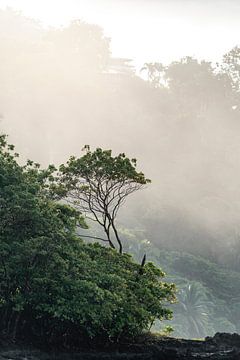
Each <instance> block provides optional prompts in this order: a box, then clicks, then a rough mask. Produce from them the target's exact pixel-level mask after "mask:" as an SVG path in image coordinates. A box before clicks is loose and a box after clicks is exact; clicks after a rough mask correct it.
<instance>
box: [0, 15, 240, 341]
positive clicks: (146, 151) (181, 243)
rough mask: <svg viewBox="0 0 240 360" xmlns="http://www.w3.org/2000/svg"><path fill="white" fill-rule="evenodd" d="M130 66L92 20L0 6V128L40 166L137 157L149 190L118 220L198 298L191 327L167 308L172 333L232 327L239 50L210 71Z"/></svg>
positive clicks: (238, 199) (188, 64)
mask: <svg viewBox="0 0 240 360" xmlns="http://www.w3.org/2000/svg"><path fill="white" fill-rule="evenodd" d="M156 46H157V43H156ZM160 46H161V45H160V44H159V47H160ZM173 60H174V59H173ZM130 64H131V62H129V61H127V60H124V59H114V58H112V56H111V48H110V40H109V39H108V38H106V37H105V36H104V33H103V31H102V29H100V28H99V27H97V26H95V25H89V24H86V23H84V22H82V21H75V22H74V23H72V24H70V25H69V26H68V27H66V28H61V29H47V30H46V29H43V28H42V27H41V26H40V25H39V24H38V23H36V22H35V21H33V20H31V19H26V18H25V17H24V16H23V15H21V14H19V13H16V12H14V11H12V10H11V9H8V10H4V11H3V10H2V11H0V77H1V87H0V111H1V114H2V116H1V118H2V119H1V129H2V131H3V132H5V133H8V134H9V135H10V139H11V142H13V143H15V144H16V145H17V148H18V149H19V151H20V153H21V154H22V158H33V159H34V160H36V161H39V162H40V163H42V164H45V165H46V164H48V163H51V162H53V163H62V162H64V161H65V160H66V159H67V158H68V157H69V155H70V154H79V151H80V150H81V148H82V147H83V146H84V145H85V144H91V145H92V147H99V146H100V147H103V148H111V149H113V150H114V151H115V152H122V151H126V153H127V154H129V155H130V156H132V157H136V158H138V160H139V162H140V164H142V165H143V166H142V167H143V170H144V172H145V173H146V174H147V175H148V177H149V178H151V179H152V185H151V186H150V187H149V188H148V189H147V190H146V191H144V192H142V193H140V194H136V195H134V196H133V198H132V201H131V204H130V206H127V207H126V208H123V210H122V211H121V212H120V213H119V219H120V223H121V224H123V228H125V229H130V230H126V231H130V232H132V231H133V232H134V233H135V235H134V236H136V238H137V239H141V234H143V238H144V239H145V238H146V239H148V241H151V244H152V245H151V246H152V247H153V248H154V253H156V254H157V253H158V252H159V254H160V255H159V257H158V258H156V259H154V261H155V262H156V264H160V265H161V266H162V267H163V269H164V270H166V271H167V272H168V274H170V275H171V276H172V277H173V278H174V279H175V281H176V282H177V283H178V284H179V286H180V289H182V290H184V289H185V290H184V292H183V295H182V299H183V300H184V296H185V297H187V294H188V291H189V297H190V296H191V294H192V293H193V296H194V291H195V293H196V292H198V294H199V292H200V293H203V294H205V295H203V297H202V300H201V296H200V295H197V296H196V295H195V297H196V298H197V299H200V300H199V301H200V302H201V304H202V303H203V302H204V301H205V302H206V303H205V305H204V307H203V308H201V306H202V305H201V306H200V304H199V306H198V305H196V304H195V305H193V307H192V308H193V309H194V306H195V310H193V311H195V312H198V311H199V313H200V315H201V322H202V325H199V326H198V325H196V321H195V320H194V319H190V320H189V322H190V323H191V324H194V325H191V326H190V325H189V322H188V323H186V316H185V315H186V309H187V307H186V306H184V305H182V307H180V304H179V305H175V306H176V309H175V312H176V313H177V314H178V315H177V316H176V318H175V321H176V324H177V326H175V328H176V331H177V328H179V329H180V330H179V332H178V333H177V334H180V335H181V334H185V335H186V336H187V337H188V336H190V337H191V336H192V334H193V328H195V330H194V331H195V333H194V334H196V337H197V336H203V335H207V334H209V333H211V332H213V331H218V330H219V331H223V330H226V331H239V320H238V319H239V307H238V304H239V302H240V299H239V293H238V289H239V272H240V270H239V269H240V267H239V266H240V255H239V251H240V236H239V234H240V228H239V214H240V190H239V174H240V173H239V166H240V141H239V134H240V123H239V118H240V116H239V115H240V113H239V109H240V107H239V105H240V98H239V83H240V81H239V80H240V70H239V64H240V50H239V48H238V47H236V48H234V49H232V50H230V51H229V52H228V53H227V54H226V55H224V56H223V59H222V61H221V62H220V63H219V64H215V65H214V64H211V63H209V62H206V61H204V60H203V61H199V60H197V59H194V58H191V57H186V58H184V59H182V60H178V61H174V62H172V63H171V64H168V65H163V64H161V63H158V62H156V63H151V64H145V65H144V64H143V69H142V71H141V74H142V77H140V76H138V75H137V74H136V73H135V72H134V69H133V68H132V67H131V66H130ZM146 80H147V81H146ZM92 231H93V230H92ZM94 231H95V230H94ZM96 231H97V230H96ZM124 231H125V230H124ZM125 246H126V245H125ZM139 246H140V245H139V244H138V241H137V240H134V245H133V248H134V249H132V250H131V251H132V252H134V254H135V256H139V258H141V257H142V253H141V255H138V253H139V251H140V250H139V249H138V247H139ZM127 249H128V248H127V247H125V249H124V251H126V250H127ZM183 251H184V253H182V252H183ZM156 256H157V255H156ZM186 264H189V266H187V265H186ZM206 269H207V270H206ZM189 285H192V286H190V287H189ZM201 289H204V291H202V290H201ZM200 290H201V291H200ZM179 298H180V294H179ZM187 300H188V301H190V300H189V298H188V299H187ZM187 300H186V299H185V300H184V301H187ZM196 301H197V300H196ZM207 304H208V305H207ZM177 306H179V307H178V309H177ZM206 307H207V308H208V312H207V311H206ZM199 309H200V310H199ZM189 311H190V310H189ZM189 311H187V313H189ZM217 312H218V313H217ZM184 314H185V315H184ZM204 314H207V315H204ZM200 315H199V316H200ZM223 315H224V316H223ZM177 321H178V323H177ZM196 329H198V330H196Z"/></svg>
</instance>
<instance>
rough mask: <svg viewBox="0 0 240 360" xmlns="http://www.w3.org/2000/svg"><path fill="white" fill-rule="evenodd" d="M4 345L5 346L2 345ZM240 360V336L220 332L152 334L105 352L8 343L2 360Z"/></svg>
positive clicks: (3, 349)
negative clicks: (195, 337)
mask: <svg viewBox="0 0 240 360" xmlns="http://www.w3.org/2000/svg"><path fill="white" fill-rule="evenodd" d="M0 346H1V345H0ZM70 359H71V360H201V359H202V360H203V359H204V360H240V335H238V334H226V333H217V334H216V335H215V336H213V337H207V338H206V339H205V341H198V340H185V339H174V338H166V337H163V338H160V337H158V336H154V335H151V336H150V337H148V338H142V339H139V341H138V342H136V343H134V344H120V345H118V346H117V347H115V349H114V348H111V349H108V350H105V351H103V350H102V349H101V350H100V351H88V352H87V351H82V352H81V351H79V352H75V353H70V352H68V353H63V352H43V351H40V350H35V349H27V347H26V346H25V347H24V348H23V346H22V345H21V346H20V345H19V346H18V345H17V344H15V345H14V346H13V345H10V344H8V345H7V347H5V348H4V347H3V346H2V350H1V348H0V360H70Z"/></svg>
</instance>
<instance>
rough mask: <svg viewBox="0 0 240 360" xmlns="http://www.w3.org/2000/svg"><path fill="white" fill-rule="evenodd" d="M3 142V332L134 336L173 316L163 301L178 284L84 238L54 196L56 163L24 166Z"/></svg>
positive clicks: (62, 339) (77, 220) (76, 218)
mask: <svg viewBox="0 0 240 360" xmlns="http://www.w3.org/2000/svg"><path fill="white" fill-rule="evenodd" d="M0 141H1V148H0V165H1V166H0V181H1V187H0V203H1V207H0V215H1V219H2V221H1V224H0V264H1V266H0V316H1V319H2V321H1V325H0V330H1V331H2V332H3V333H5V334H7V335H8V336H11V337H13V338H15V337H19V336H23V337H26V336H29V337H30V338H31V337H32V338H39V339H40V340H41V341H46V342H48V343H65V344H69V343H70V342H74V343H75V344H78V345H79V343H80V342H81V341H82V342H84V341H86V340H89V339H99V340H100V341H103V342H108V341H117V340H119V339H122V338H131V337H134V336H136V335H139V334H141V333H142V332H143V331H144V330H146V329H148V328H149V326H150V324H151V323H152V322H153V321H154V320H155V319H159V320H163V319H170V318H171V316H172V312H171V310H169V309H167V308H165V306H164V304H165V303H166V302H173V301H174V300H175V296H174V289H175V288H174V285H173V284H167V283H165V282H162V281H161V279H162V277H163V276H164V273H163V272H162V271H161V270H159V269H158V268H156V267H155V266H154V265H153V264H152V263H147V264H145V266H144V268H142V267H141V265H139V264H137V263H136V262H134V261H133V260H132V258H131V256H130V255H127V254H122V255H120V254H119V253H118V252H116V251H115V250H113V249H110V248H106V247H103V246H101V245H100V244H85V243H84V242H83V241H82V240H80V239H79V237H77V235H76V226H77V225H80V226H83V227H84V226H85V223H84V221H83V218H82V217H81V214H80V213H79V212H78V211H76V210H75V209H74V208H72V207H69V206H67V205H65V204H61V203H57V202H54V201H52V199H51V198H49V192H48V191H49V184H51V180H52V178H51V177H52V172H53V171H54V168H53V167H50V168H49V169H47V170H46V171H42V170H40V169H39V166H38V165H37V164H34V163H32V162H28V164H27V165H24V166H20V165H18V163H17V161H16V156H15V155H14V153H13V152H12V151H13V150H14V148H13V147H11V146H8V145H7V143H6V138H5V137H4V136H2V137H1V138H0ZM92 170H93V169H92Z"/></svg>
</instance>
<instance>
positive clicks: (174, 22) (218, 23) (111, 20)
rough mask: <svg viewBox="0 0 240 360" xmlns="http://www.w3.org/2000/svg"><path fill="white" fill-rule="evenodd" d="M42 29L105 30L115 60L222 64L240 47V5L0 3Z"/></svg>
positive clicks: (122, 0) (203, 0)
mask: <svg viewBox="0 0 240 360" xmlns="http://www.w3.org/2000/svg"><path fill="white" fill-rule="evenodd" d="M6 6H10V7H12V8H15V9H19V10H22V12H23V13H24V14H25V15H28V16H31V17H34V18H37V19H40V21H41V22H42V23H43V24H44V25H52V26H58V25H64V24H67V23H68V22H69V21H70V20H71V19H73V18H81V19H83V20H85V21H87V22H90V23H96V24H99V25H101V26H102V27H103V28H104V30H105V34H106V35H107V36H110V37H111V39H112V53H113V55H114V56H120V57H127V58H132V59H134V62H135V64H137V65H139V66H141V65H142V64H143V63H144V62H146V61H160V62H163V63H168V62H170V61H173V60H177V59H179V58H180V57H183V56H186V55H190V56H196V57H198V58H205V59H207V60H212V61H216V60H219V59H220V58H221V56H222V54H224V53H226V52H227V51H228V50H230V49H231V48H232V47H234V46H235V45H239V43H240V38H239V35H240V0H211V1H208V0H0V7H1V8H4V7H6Z"/></svg>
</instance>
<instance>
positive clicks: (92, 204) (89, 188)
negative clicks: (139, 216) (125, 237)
mask: <svg viewBox="0 0 240 360" xmlns="http://www.w3.org/2000/svg"><path fill="white" fill-rule="evenodd" d="M84 150H85V151H86V153H85V154H84V155H83V156H82V157H80V158H76V157H74V156H72V157H70V159H69V160H68V162H67V164H66V165H61V166H60V168H59V178H58V181H59V187H58V193H59V194H61V196H62V197H64V198H66V199H67V200H68V201H69V202H70V203H72V204H74V205H75V206H77V208H78V209H79V210H80V211H82V212H83V213H85V214H86V215H87V216H88V217H89V218H90V219H92V220H94V221H96V222H97V223H98V224H99V225H100V226H101V227H102V228H103V230H104V232H105V234H106V239H102V238H98V239H99V240H102V241H106V242H108V244H109V245H110V246H111V247H112V248H118V250H119V252H120V253H122V251H123V246H122V242H121V239H120V237H119V234H118V231H117V228H116V216H117V213H118V210H119V208H120V207H121V205H122V204H123V203H124V201H125V200H126V198H127V196H128V195H130V194H132V193H134V192H135V191H137V190H140V189H141V188H142V187H143V186H144V185H146V184H148V183H150V180H149V179H146V178H145V176H144V174H143V173H142V172H137V170H136V163H137V161H136V159H129V158H127V157H126V156H125V154H124V153H121V154H119V155H118V156H115V157H114V156H112V151H111V150H102V149H100V148H97V149H96V150H95V151H91V150H90V147H89V146H85V147H84Z"/></svg>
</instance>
